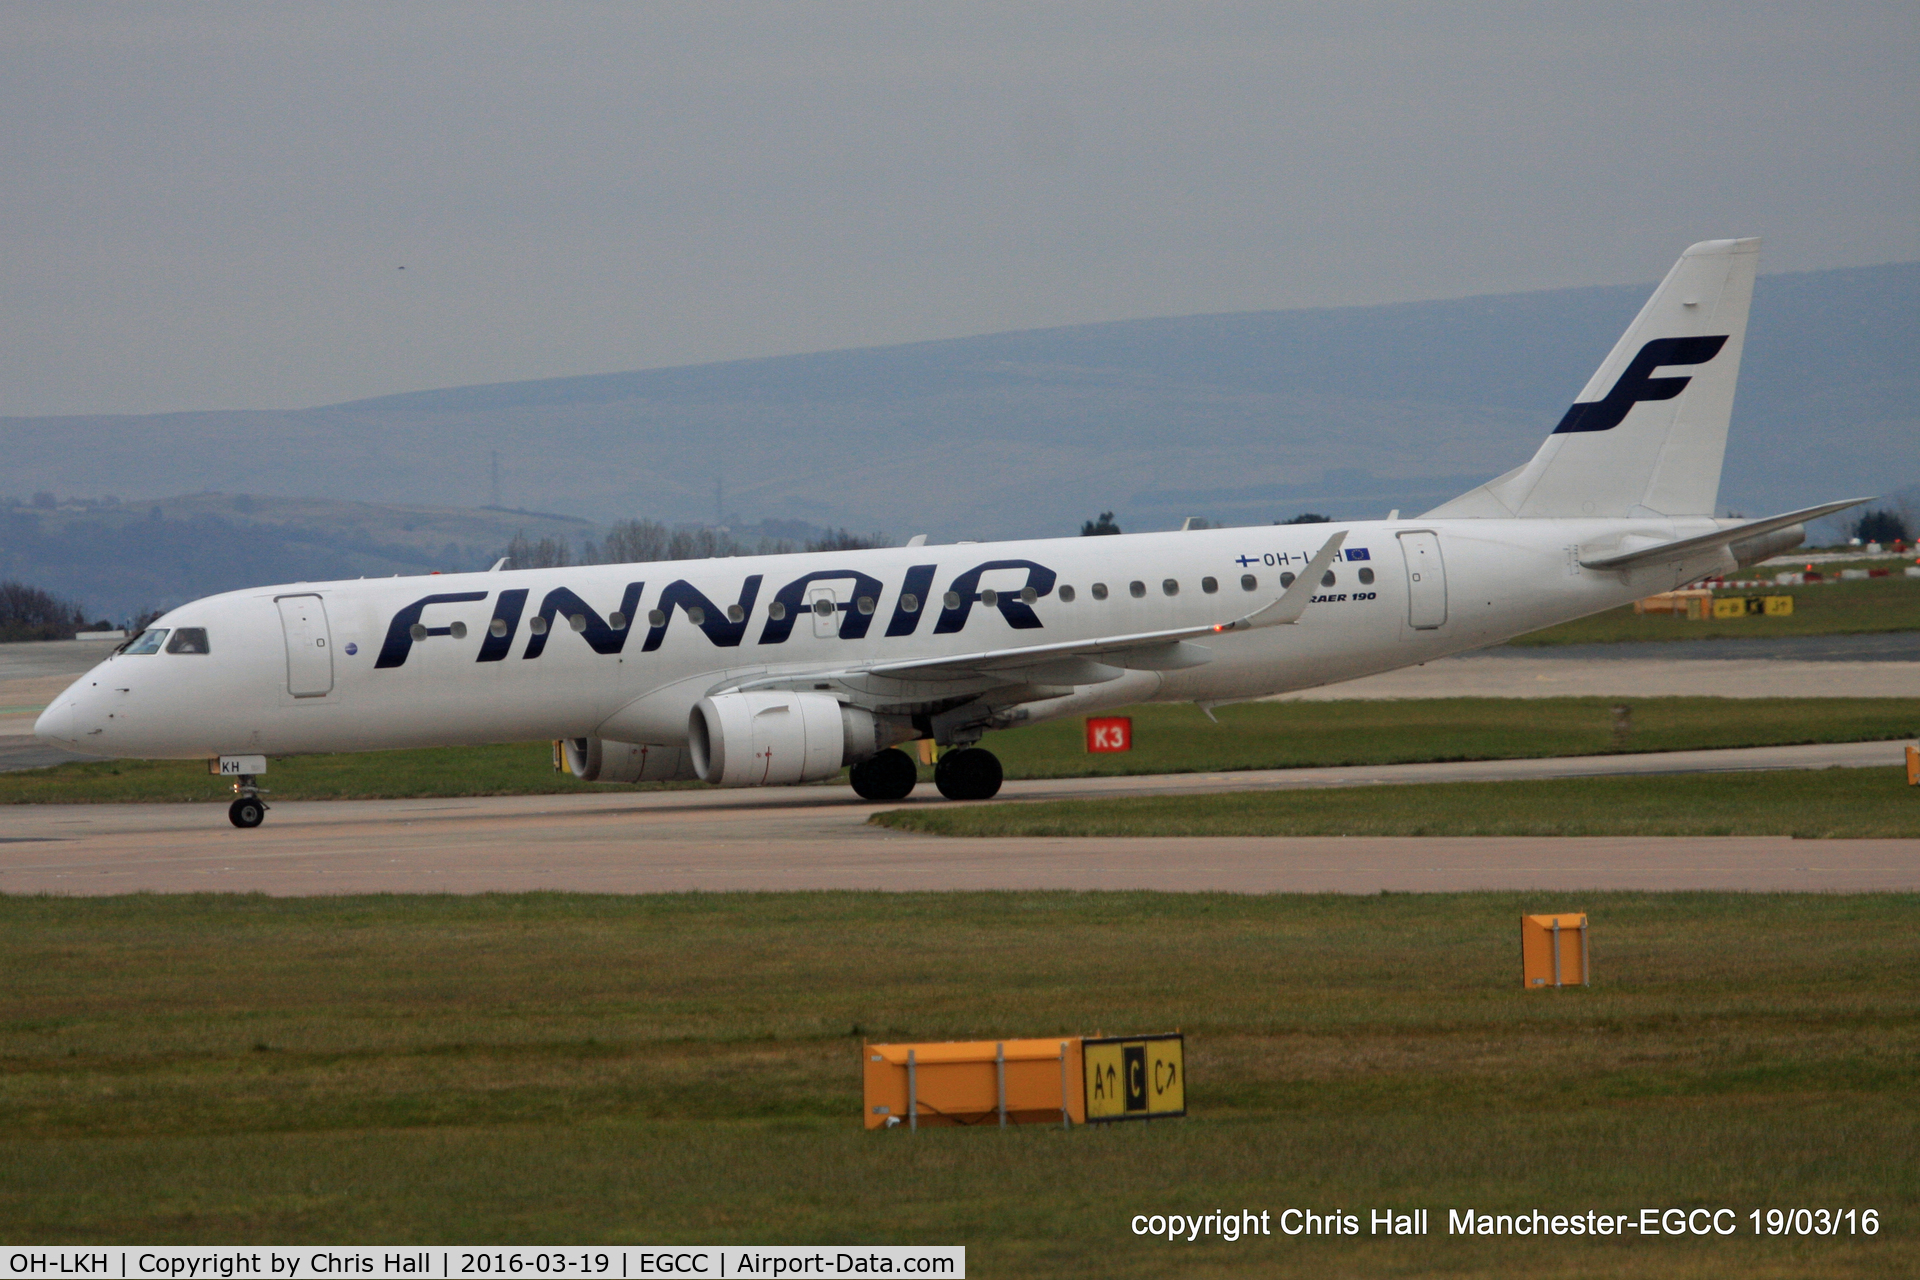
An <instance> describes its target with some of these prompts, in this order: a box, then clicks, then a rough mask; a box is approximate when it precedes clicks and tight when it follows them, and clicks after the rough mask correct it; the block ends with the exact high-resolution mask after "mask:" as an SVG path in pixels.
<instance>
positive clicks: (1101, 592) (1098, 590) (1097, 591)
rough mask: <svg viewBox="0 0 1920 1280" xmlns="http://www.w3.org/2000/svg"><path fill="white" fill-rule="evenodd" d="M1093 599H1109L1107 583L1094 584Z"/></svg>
mask: <svg viewBox="0 0 1920 1280" xmlns="http://www.w3.org/2000/svg"><path fill="white" fill-rule="evenodd" d="M1093 598H1094V599H1095V600H1105V599H1106V598H1107V584H1106V583H1104V582H1096V583H1094V584H1093Z"/></svg>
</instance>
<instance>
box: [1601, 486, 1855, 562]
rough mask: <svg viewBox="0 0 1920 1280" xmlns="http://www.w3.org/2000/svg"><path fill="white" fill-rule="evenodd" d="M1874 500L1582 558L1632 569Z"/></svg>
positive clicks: (1847, 502) (1849, 501) (1850, 501)
mask: <svg viewBox="0 0 1920 1280" xmlns="http://www.w3.org/2000/svg"><path fill="white" fill-rule="evenodd" d="M1872 501H1873V499H1872V498H1848V499H1846V500H1845V501H1844V502H1823V503H1821V504H1820V505H1819V506H1817V507H1808V508H1806V509H1805V510H1802V511H1789V512H1788V513H1787V514H1785V515H1783V516H1768V517H1767V518H1766V519H1764V520H1749V521H1748V522H1747V523H1746V524H1736V525H1733V526H1731V527H1729V528H1726V529H1720V530H1716V531H1715V532H1713V533H1703V534H1701V535H1699V536H1698V537H1694V538H1680V539H1677V540H1675V541H1673V542H1662V543H1659V544H1657V545H1655V546H1651V547H1641V548H1639V549H1637V550H1634V551H1628V552H1625V553H1623V554H1620V555H1613V556H1603V557H1601V558H1599V559H1596V560H1587V559H1582V560H1581V561H1580V563H1581V564H1582V565H1583V566H1585V567H1586V568H1588V569H1631V568H1633V567H1634V566H1635V565H1642V564H1661V563H1666V562H1668V561H1671V560H1674V559H1677V558H1679V557H1682V556H1688V555H1691V554H1693V553H1694V552H1696V551H1710V550H1712V549H1713V548H1715V547H1723V546H1728V545H1731V544H1732V543H1735V542H1745V541H1746V540H1747V539H1749V538H1757V537H1759V536H1761V535H1762V534H1767V533H1772V532H1774V531H1775V530H1776V529H1786V528H1789V527H1791V526H1793V525H1796V524H1803V523H1805V522H1806V521H1808V520H1817V519H1819V518H1820V517H1821V516H1828V515H1832V514H1833V513H1834V512H1836V511H1845V510H1846V509H1847V508H1848V507H1857V506H1859V505H1860V504H1861V503H1863V502H1872Z"/></svg>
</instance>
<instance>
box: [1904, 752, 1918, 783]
mask: <svg viewBox="0 0 1920 1280" xmlns="http://www.w3.org/2000/svg"><path fill="white" fill-rule="evenodd" d="M1907 785H1908V786H1910V787H1920V747H1908V748H1907Z"/></svg>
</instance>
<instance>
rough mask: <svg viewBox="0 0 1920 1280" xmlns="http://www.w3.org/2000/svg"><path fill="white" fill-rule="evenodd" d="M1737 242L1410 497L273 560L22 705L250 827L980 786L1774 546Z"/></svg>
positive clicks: (1695, 251) (1717, 250)
mask: <svg viewBox="0 0 1920 1280" xmlns="http://www.w3.org/2000/svg"><path fill="white" fill-rule="evenodd" d="M1758 252H1759V242H1758V241H1757V240H1712V241H1707V242H1705V243H1702V244H1696V245H1694V246H1693V247H1691V248H1690V249H1688V250H1687V251H1686V252H1685V253H1684V254H1683V255H1682V256H1681V258H1680V260H1679V262H1677V263H1676V264H1675V265H1674V267H1673V269H1672V270H1671V271H1670V272H1668V273H1667V276H1666V278H1665V279H1664V280H1663V281H1662V282H1661V283H1660V285H1659V287H1658V288H1657V289H1656V290H1655V291H1654V294H1653V296H1652V298H1651V299H1649V300H1648V302H1647V304H1646V306H1645V307H1644V308H1643V309H1642V310H1641V312H1640V314H1639V315H1638V316H1637V317H1636V318H1635V319H1634V321H1633V323H1632V324H1631V325H1630V326H1629V327H1628V329H1627V331H1626V333H1625V334H1623V335H1622V337H1621V338H1620V341H1619V342H1618V343H1617V344H1616V345H1615V347H1614V348H1613V350H1612V352H1611V353H1610V354H1609V355H1608V356H1607V358H1606V359H1605V360H1604V361H1603V362H1602V363H1601V365H1600V367H1599V369H1598V370H1597V371H1596V372H1595V373H1594V375H1593V378H1592V379H1591V380H1590V381H1589V382H1588V384H1587V386H1586V387H1585V388H1584V389H1583V390H1582V391H1581V392H1580V393H1579V394H1578V395H1577V396H1576V397H1575V398H1574V400H1573V403H1572V406H1571V407H1570V408H1569V409H1568V410H1567V412H1566V414H1565V415H1564V416H1563V417H1562V418H1561V420H1560V422H1559V424H1558V425H1557V426H1556V427H1555V428H1554V429H1553V431H1552V432H1551V433H1550V434H1549V435H1548V436H1547V438H1546V440H1545V442H1544V443H1542V444H1541V446H1540V448H1539V450H1538V451H1537V452H1536V453H1535V454H1534V456H1533V457H1532V459H1530V460H1529V461H1527V462H1525V463H1523V464H1522V465H1520V466H1518V467H1516V468H1514V469H1513V470H1512V471H1509V472H1507V473H1506V474H1505V475H1502V476H1500V477H1498V478H1496V479H1493V480H1490V481H1488V482H1487V483H1486V484H1484V485H1481V486H1479V487H1478V488H1476V489H1474V490H1472V491H1471V492H1468V493H1465V494H1462V495H1461V496H1460V497H1458V498H1455V499H1453V500H1452V501H1450V502H1447V503H1443V504H1442V505H1441V506H1439V507H1436V508H1434V509H1433V510H1432V511H1428V512H1426V513H1425V514H1423V515H1420V516H1418V517H1415V518H1412V519H1401V518H1398V514H1397V513H1396V514H1395V516H1393V517H1390V518H1388V519H1386V520H1376V521H1353V522H1339V523H1333V524H1323V525H1295V526H1271V527H1264V528H1253V529H1208V530H1193V531H1182V532H1178V533H1153V534H1120V535H1116V536H1110V537H1098V538H1056V539H1035V540H1026V541H1019V542H1001V543H980V544H960V545H956V546H946V547H938V546H927V545H923V544H920V540H919V539H916V540H915V543H916V544H917V545H909V546H906V547H899V548H892V549H886V550H872V551H841V552H818V553H808V554H803V555H784V556H758V557H743V558H734V559H724V560H704V561H681V562H674V563H671V564H667V563H650V564H644V565H596V566H587V567H574V568H565V569H526V570H515V569H511V568H499V569H496V570H495V571H492V572H488V573H471V574H455V575H450V576H446V577H438V578H435V579H433V580H432V586H431V589H427V587H426V585H425V583H424V582H423V580H422V579H419V578H411V579H405V578H402V579H375V580H364V579H363V580H358V581H352V582H328V583H295V584H291V585H285V586H274V587H261V588H257V589H253V590H247V591H233V592H228V593H226V594H223V595H217V596H210V597H208V598H206V599H204V600H196V601H194V602H193V603H192V604H188V605H183V606H181V607H180V608H178V609H174V610H172V611H170V612H169V613H167V614H166V615H165V616H163V617H161V618H159V619H157V620H156V621H155V622H154V623H153V625H152V626H150V627H148V628H147V629H146V630H145V631H143V632H141V633H140V634H139V635H138V636H135V637H134V638H133V639H132V640H130V641H129V642H128V643H127V644H126V645H124V646H122V647H121V648H120V649H119V650H118V651H117V652H115V653H114V654H113V655H112V656H111V657H110V658H108V659H107V660H106V661H104V662H102V663H100V664H99V665H98V666H96V667H95V668H94V669H93V670H92V671H90V672H88V673H87V674H86V675H85V676H83V677H81V678H80V679H79V680H77V681H75V682H74V684H73V685H72V686H71V687H70V688H69V689H67V690H66V691H65V692H64V693H62V694H61V695H60V697H59V698H58V699H56V700H55V701H54V703H53V704H52V705H51V706H49V707H48V708H47V710H46V711H45V713H43V714H42V715H41V717H40V719H39V722H38V723H37V724H36V726H35V732H36V733H37V734H38V735H39V736H40V737H41V738H42V739H44V740H46V741H48V742H52V743H57V744H59V745H61V746H63V747H67V748H69V749H71V750H75V751H80V752H85V753H87V754H90V755H97V756H107V757H140V758H151V759H181V758H206V759H207V760H209V761H210V762H212V763H213V766H214V767H215V768H216V769H217V770H218V771H220V772H223V773H228V774H231V775H233V776H235V778H236V780H237V781H236V786H237V789H238V791H239V797H238V798H237V799H236V800H235V801H234V802H233V804H232V806H231V808H230V811H229V816H230V817H231V819H232V821H233V822H234V824H235V825H237V826H242V827H251V826H257V825H259V823H260V821H261V820H262V818H263V817H264V814H265V809H266V806H265V804H264V802H263V801H262V800H261V799H260V792H261V791H262V790H263V789H264V788H262V787H261V786H260V785H259V782H258V778H259V775H260V774H261V773H262V772H263V771H264V770H265V768H266V760H267V758H268V757H271V756H276V755H296V754H302V753H309V752H334V751H378V750H389V749H393V748H400V747H423V746H448V745H465V744H479V743H489V742H510V741H527V740H539V739H554V740H560V741H562V742H563V743H564V744H565V755H566V759H567V762H568V765H569V767H570V768H571V770H572V771H573V772H574V773H575V774H577V775H578V776H579V777H581V778H584V779H587V780H589V781H593V780H599V781H608V782H634V781H643V780H651V779H676V778H699V779H702V780H704V781H706V782H709V783H713V784H715V785H717V786H723V787H750V786H777V785H784V784H789V783H798V782H812V781H819V780H823V779H827V778H831V777H833V776H834V775H836V774H837V773H839V771H840V770H842V769H843V768H844V769H849V779H850V781H851V783H852V786H853V789H854V791H855V792H857V793H858V794H859V795H861V796H863V797H866V798H868V799H874V800H898V799H902V798H904V797H905V796H907V795H908V793H909V792H911V791H912V790H913V788H914V785H915V781H916V778H917V776H918V775H917V769H916V766H915V762H914V760H913V758H912V757H911V756H909V755H908V754H907V753H906V752H904V751H901V750H899V749H898V744H900V743H903V742H908V741H911V740H914V739H922V738H930V739H932V740H934V741H935V742H937V743H938V744H939V745H940V746H941V747H943V748H946V750H945V751H944V752H943V753H942V754H941V755H940V757H939V763H938V764H937V766H936V768H935V774H934V782H935V785H936V786H937V787H938V788H939V790H940V793H941V794H942V795H944V796H946V797H948V798H950V799H954V800H973V799H985V798H988V797H990V796H992V795H994V794H995V793H996V792H997V791H998V790H999V788H1000V781H1001V769H1000V764H999V761H998V760H997V759H996V758H995V757H994V755H993V754H992V752H991V751H989V750H988V749H987V748H986V747H984V746H982V745H980V744H981V743H982V741H983V740H986V737H987V735H988V734H990V733H992V732H994V731H996V730H1000V729H1006V728H1010V727H1013V726H1015V725H1021V724H1032V723H1036V722H1039V721H1042V720H1049V719H1055V718H1058V717H1062V716H1072V715H1083V714H1087V713H1091V712H1098V711H1103V710H1107V709H1110V708H1113V707H1118V706H1125V705H1128V704H1132V703H1140V702H1194V703H1198V704H1200V705H1201V706H1202V707H1203V708H1207V709H1209V710H1210V709H1211V708H1212V707H1213V706H1215V705H1218V704H1220V703H1225V702H1234V701H1242V700H1246V699H1252V698H1260V697H1265V696H1268V695H1270V694H1276V693H1284V692H1287V691H1289V690H1294V689H1304V688H1310V687H1313V686H1317V685H1325V684H1332V683H1335V682H1337V681H1342V680H1352V679H1355V678H1357V677H1360V676H1366V675H1372V674H1374V673H1376V672H1381V671H1389V670H1392V669H1394V668H1396V667H1404V666H1410V665H1413V664H1415V663H1422V662H1427V661H1430V660H1432V659H1434V658H1437V657H1441V656H1444V655H1446V654H1449V653H1456V652H1459V651H1461V650H1465V649H1471V648H1476V647H1478V646H1481V645H1486V644H1491V643H1495V642H1498V641H1501V640H1504V639H1507V638H1509V637H1512V636H1515V635H1519V634H1523V633H1525V632H1528V631H1533V630H1536V629H1538V628H1540V627H1544V626H1549V625H1551V624H1553V623H1556V622H1563V621H1566V620H1568V619H1572V618H1578V617H1582V616H1585V615H1587V614H1591V613H1597V612H1600V611H1602V610H1605V609H1610V608H1613V607H1615V606H1617V605H1620V604H1624V603H1626V602H1628V601H1631V600H1635V599H1638V598H1640V597H1642V596H1645V595H1648V594H1651V593H1653V592H1657V591H1664V590H1668V589H1670V588H1673V587H1677V586H1680V585H1683V584H1685V583H1688V582H1692V581H1694V580H1696V579H1699V578H1702V577H1706V576H1708V575H1711V574H1716V573H1728V572H1732V571H1734V570H1735V569H1737V568H1739V567H1743V566H1745V565H1748V564H1751V563H1754V562H1755V561H1758V560H1761V559H1764V558H1765V557H1767V556H1770V555H1774V554H1777V553H1779V552H1781V551H1784V550H1787V549H1789V548H1791V547H1794V546H1797V545H1798V544H1799V542H1800V540H1801V539H1802V537H1803V536H1804V528H1803V525H1804V522H1805V521H1807V520H1809V519H1812V518H1814V517H1816V516H1820V515H1825V514H1828V513H1830V512H1834V511H1838V510H1841V509H1843V508H1846V507H1849V506H1852V505H1855V504H1856V503H1858V502H1862V501H1866V499H1859V498H1856V499H1849V500H1846V501H1840V502H1828V503H1824V504H1821V505H1819V506H1813V507H1808V508H1805V509H1803V510H1799V511H1794V512H1789V513H1787V514H1784V515H1778V516H1773V517H1769V518H1767V519H1763V520H1724V519H1716V518H1715V517H1714V515H1713V512H1714V510H1715V507H1716V503H1717V499H1718V493H1719V486H1720V469H1721V462H1722V459H1723V457H1724V455H1725V450H1726V440H1727V428H1728V423H1729V421H1730V419H1731V415H1732V409H1733V394H1734V384H1735V382H1736V380H1737V378H1738V375H1739V369H1740V356H1741V349H1742V347H1743V345H1744V340H1745V337H1746V325H1747V310H1748V305H1749V302H1750V300H1751V298H1752V293H1753V280H1754V269H1755V264H1756V261H1757V256H1758Z"/></svg>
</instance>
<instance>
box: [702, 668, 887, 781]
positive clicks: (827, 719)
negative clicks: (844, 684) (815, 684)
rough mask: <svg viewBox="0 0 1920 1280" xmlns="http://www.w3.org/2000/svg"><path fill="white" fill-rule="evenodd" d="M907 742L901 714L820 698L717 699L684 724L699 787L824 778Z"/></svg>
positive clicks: (802, 695)
mask: <svg viewBox="0 0 1920 1280" xmlns="http://www.w3.org/2000/svg"><path fill="white" fill-rule="evenodd" d="M913 736H914V729H913V725H912V723H911V722H910V721H909V720H908V719H907V718H906V717H905V716H877V715H874V714H873V713H872V712H871V711H865V710H862V709H861V708H859V707H848V706H842V705H841V704H840V703H839V702H838V701H836V700H835V699H833V698H830V697H828V696H827V695H826V694H824V693H787V692H779V691H773V690H769V691H767V692H764V693H721V694H716V695H714V696H713V697H711V698H702V699H701V700H700V701H699V703H698V704H696V705H695V706H694V708H693V714H692V715H691V716H689V717H688V719H687V754H688V755H689V757H690V758H691V760H692V764H693V771H694V773H695V774H697V775H698V776H699V778H700V779H701V781H703V782H711V783H713V784H714V785H716V786H721V787H778V786H785V785H788V784H790V783H795V782H817V781H819V780H820V779H822V778H831V777H832V776H833V775H834V774H836V773H838V772H839V771H840V768H841V766H843V765H848V764H856V763H858V762H859V761H861V760H865V759H867V758H868V757H870V756H873V755H876V754H878V753H879V752H881V751H884V750H885V749H886V748H888V747H890V746H892V745H893V744H894V743H896V742H904V741H906V740H907V739H909V738H911V737H913Z"/></svg>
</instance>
